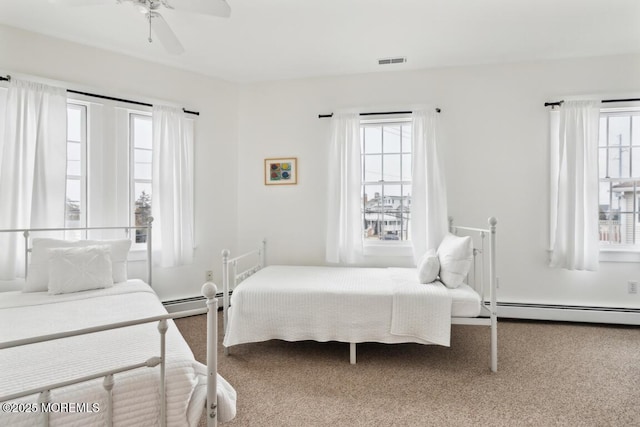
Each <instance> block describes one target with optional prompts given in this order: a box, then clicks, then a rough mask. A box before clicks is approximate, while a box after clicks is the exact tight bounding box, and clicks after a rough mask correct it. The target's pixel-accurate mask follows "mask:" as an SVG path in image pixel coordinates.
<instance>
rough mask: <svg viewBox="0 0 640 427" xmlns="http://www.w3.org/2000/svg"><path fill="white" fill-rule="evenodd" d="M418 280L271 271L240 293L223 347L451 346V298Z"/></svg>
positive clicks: (354, 271) (394, 273)
mask: <svg viewBox="0 0 640 427" xmlns="http://www.w3.org/2000/svg"><path fill="white" fill-rule="evenodd" d="M411 274H412V275H413V276H416V273H415V269H406V270H405V269H386V268H341V267H308V266H278V265H276V266H269V267H266V268H264V269H262V270H260V271H259V272H257V273H256V274H255V275H253V276H251V277H249V278H248V279H246V280H245V281H244V282H242V283H241V284H240V285H239V286H238V287H237V288H236V289H235V290H234V292H233V295H232V297H231V309H230V311H229V323H228V325H227V331H226V334H225V338H224V345H225V346H232V345H236V344H242V343H248V342H258V341H266V340H270V339H282V340H286V341H302V340H314V341H341V342H350V343H360V342H367V341H372V342H382V343H399V342H417V343H422V344H432V343H438V344H442V345H449V338H448V337H449V333H450V322H451V315H450V313H451V311H450V310H451V299H450V297H449V296H448V295H447V294H446V292H445V293H441V292H439V291H438V290H437V289H435V290H434V291H433V292H430V289H429V290H427V285H420V284H419V283H418V281H417V276H416V277H414V281H413V282H412V279H411V277H412V276H411ZM399 278H401V279H400V280H399ZM415 285H420V286H415ZM433 288H437V287H435V286H433ZM414 297H415V298H417V300H416V301H413V300H412V298H414ZM418 299H419V300H418ZM427 299H432V301H428V302H427V305H426V306H424V305H422V304H424V302H425V300H427ZM436 299H437V300H438V301H436ZM394 306H395V309H394ZM421 306H422V307H423V308H424V309H425V310H427V311H426V314H425V313H421V312H420V310H419V308H420V307H421ZM430 307H431V309H430ZM447 307H448V308H447ZM429 310H430V311H429ZM394 319H395V321H394ZM425 321H426V323H424V322H425ZM412 322H416V325H417V326H412V327H409V325H411V323H412ZM392 325H395V333H394V331H393V330H392Z"/></svg>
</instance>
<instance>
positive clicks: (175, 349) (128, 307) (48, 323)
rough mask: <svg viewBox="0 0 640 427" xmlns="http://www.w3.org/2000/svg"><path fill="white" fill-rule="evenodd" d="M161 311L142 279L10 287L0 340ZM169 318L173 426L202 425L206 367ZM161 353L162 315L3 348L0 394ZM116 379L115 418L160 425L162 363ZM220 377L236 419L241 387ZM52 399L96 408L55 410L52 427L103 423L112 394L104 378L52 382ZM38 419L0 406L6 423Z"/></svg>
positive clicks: (2, 306)
mask: <svg viewBox="0 0 640 427" xmlns="http://www.w3.org/2000/svg"><path fill="white" fill-rule="evenodd" d="M161 314H166V310H165V309H164V307H163V306H162V304H161V303H160V301H159V300H158V298H157V296H156V294H155V293H154V292H153V290H152V289H151V288H150V287H149V286H148V285H147V284H145V283H144V282H142V281H139V280H129V281H128V282H124V283H119V284H116V285H114V286H113V287H111V288H107V289H100V290H94V291H85V292H76V293H70V294H63V295H49V294H48V293H46V292H34V293H22V292H4V293H0V324H2V325H11V327H3V328H1V329H0V341H3V342H4V341H12V340H16V339H21V338H28V337H35V336H40V335H45V334H51V333H56V332H63V331H70V330H77V329H83V328H88V327H92V326H99V325H103V324H107V323H115V322H120V321H125V320H132V319H139V318H145V317H151V316H157V315H161ZM168 324H169V329H168V331H167V333H166V344H167V347H166V348H167V352H166V391H167V421H168V425H170V426H193V425H197V424H198V421H199V419H200V416H201V413H202V409H203V407H204V402H205V400H206V367H205V366H204V365H202V364H200V363H199V362H197V361H196V360H195V358H194V356H193V353H192V352H191V349H190V348H189V346H188V345H187V343H186V342H185V340H184V338H183V337H182V335H180V332H179V331H178V329H177V328H176V326H175V324H174V323H173V321H169V322H168ZM159 355H160V340H159V332H158V330H157V322H153V323H149V324H144V325H137V326H133V327H129V328H121V329H116V330H110V331H104V332H99V333H94V334H88V335H82V336H77V337H71V338H64V339H59V340H55V341H49V342H44V343H38V344H31V345H27V346H21V347H15V348H10V349H4V350H0V366H2V369H1V370H0V395H8V394H11V393H16V392H20V391H22V390H28V389H31V388H36V387H39V386H43V385H47V384H51V383H54V382H60V381H65V380H71V379H74V378H78V377H81V376H85V375H90V374H94V373H96V372H100V371H105V370H109V369H115V368H119V367H122V366H126V365H129V364H136V363H140V362H143V361H145V360H147V359H148V358H150V357H153V356H159ZM114 378H115V386H114V388H113V399H114V404H113V406H114V424H115V425H118V426H156V425H159V415H160V409H159V408H160V406H159V393H160V391H159V381H158V378H159V368H158V367H155V368H140V369H136V370H133V371H128V372H124V373H121V374H116V375H115V376H114ZM218 378H219V379H218V406H219V414H220V417H221V418H225V417H226V418H229V417H231V418H233V415H235V391H234V390H233V388H232V387H231V386H230V385H229V384H228V383H227V382H226V381H225V380H224V379H223V378H222V377H220V376H218ZM36 399H37V396H36V395H33V396H29V397H25V398H23V399H20V402H36ZM51 401H52V402H58V403H72V404H74V405H76V404H87V405H88V406H87V407H88V408H91V410H83V411H77V410H74V411H55V412H52V413H51V415H50V416H51V418H50V419H51V425H53V426H56V425H65V426H67V425H70V426H73V425H77V426H94V425H95V426H102V425H104V423H105V415H106V393H105V391H104V389H103V387H102V380H94V381H90V382H85V383H81V384H76V385H73V386H68V387H65V388H61V389H54V390H52V391H51ZM74 408H83V407H82V406H74ZM96 408H97V409H98V410H97V411H96V410H95V409H96ZM85 409H86V408H85ZM37 419H38V414H32V413H31V414H29V413H12V412H0V425H11V426H30V425H36V424H37Z"/></svg>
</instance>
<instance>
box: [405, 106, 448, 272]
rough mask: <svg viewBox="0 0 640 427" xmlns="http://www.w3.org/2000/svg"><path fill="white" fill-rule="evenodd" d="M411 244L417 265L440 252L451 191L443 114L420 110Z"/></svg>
mask: <svg viewBox="0 0 640 427" xmlns="http://www.w3.org/2000/svg"><path fill="white" fill-rule="evenodd" d="M411 121H412V125H411V126H412V135H411V144H412V146H411V149H412V161H411V184H412V187H413V188H412V191H411V236H410V237H411V243H412V245H413V257H414V260H415V261H416V262H418V260H419V259H420V258H421V257H422V255H424V253H425V252H426V251H427V250H429V249H434V250H435V249H438V246H439V245H440V242H441V241H442V239H443V238H444V236H445V235H446V233H447V228H448V219H447V190H446V185H445V178H444V165H443V162H442V159H441V155H440V152H439V149H438V144H439V141H440V120H439V114H438V113H436V112H435V111H434V110H417V111H414V112H413V114H412V115H411Z"/></svg>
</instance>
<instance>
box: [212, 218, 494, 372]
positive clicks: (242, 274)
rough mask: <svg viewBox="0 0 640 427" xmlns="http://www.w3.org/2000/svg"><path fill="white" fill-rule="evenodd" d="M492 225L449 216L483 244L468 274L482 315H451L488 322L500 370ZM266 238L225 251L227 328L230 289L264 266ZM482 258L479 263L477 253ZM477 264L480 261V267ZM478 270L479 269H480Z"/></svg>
mask: <svg viewBox="0 0 640 427" xmlns="http://www.w3.org/2000/svg"><path fill="white" fill-rule="evenodd" d="M488 223H489V228H487V229H484V228H473V227H460V226H454V225H453V218H452V217H449V231H450V232H451V233H454V234H458V233H459V232H465V233H469V234H472V233H475V234H476V235H477V236H478V237H479V238H480V245H479V246H480V247H474V250H473V255H474V261H473V269H472V271H471V272H470V274H469V276H468V279H469V280H468V282H470V283H469V284H470V285H471V286H472V287H473V288H474V289H475V290H476V292H478V294H479V295H480V297H481V304H480V315H479V316H478V317H452V318H451V324H452V325H472V326H489V327H490V328H491V346H490V368H491V371H492V372H497V371H498V312H497V293H496V290H497V275H496V225H497V223H498V221H497V220H496V218H494V217H491V218H489V220H488ZM487 236H489V263H488V264H489V301H486V298H485V270H484V264H485V261H484V254H485V239H486V237H487ZM265 250H266V241H265V240H263V241H262V242H261V245H260V247H259V248H258V249H255V250H253V251H249V252H246V253H244V254H242V255H239V256H237V257H234V258H230V255H231V252H230V251H229V250H227V249H225V250H223V251H222V295H223V300H222V307H223V311H224V312H223V327H224V329H223V330H224V333H226V332H227V321H228V311H229V305H230V289H235V287H236V286H237V285H238V284H239V283H240V282H241V281H243V280H244V279H246V278H247V277H249V276H252V275H253V274H255V273H256V272H258V271H259V270H260V269H262V268H263V267H264V266H265ZM253 256H256V257H257V262H256V263H255V264H252V265H251V266H250V267H248V268H245V269H242V270H240V271H238V265H239V262H240V261H241V260H245V259H247V258H249V259H250V258H251V257H253ZM478 256H480V258H481V261H480V262H479V263H478V262H476V261H477V257H478ZM478 264H479V265H480V266H479V267H478ZM478 270H480V271H479V272H478ZM224 353H225V355H228V354H229V348H228V347H225V348H224ZM349 360H350V363H351V364H355V363H356V343H349Z"/></svg>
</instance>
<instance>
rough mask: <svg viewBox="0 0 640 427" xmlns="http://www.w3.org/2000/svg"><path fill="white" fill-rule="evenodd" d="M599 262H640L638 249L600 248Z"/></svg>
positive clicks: (634, 247)
mask: <svg viewBox="0 0 640 427" xmlns="http://www.w3.org/2000/svg"><path fill="white" fill-rule="evenodd" d="M599 260H600V262H640V247H637V246H623V247H618V248H608V247H601V248H600V258H599Z"/></svg>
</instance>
